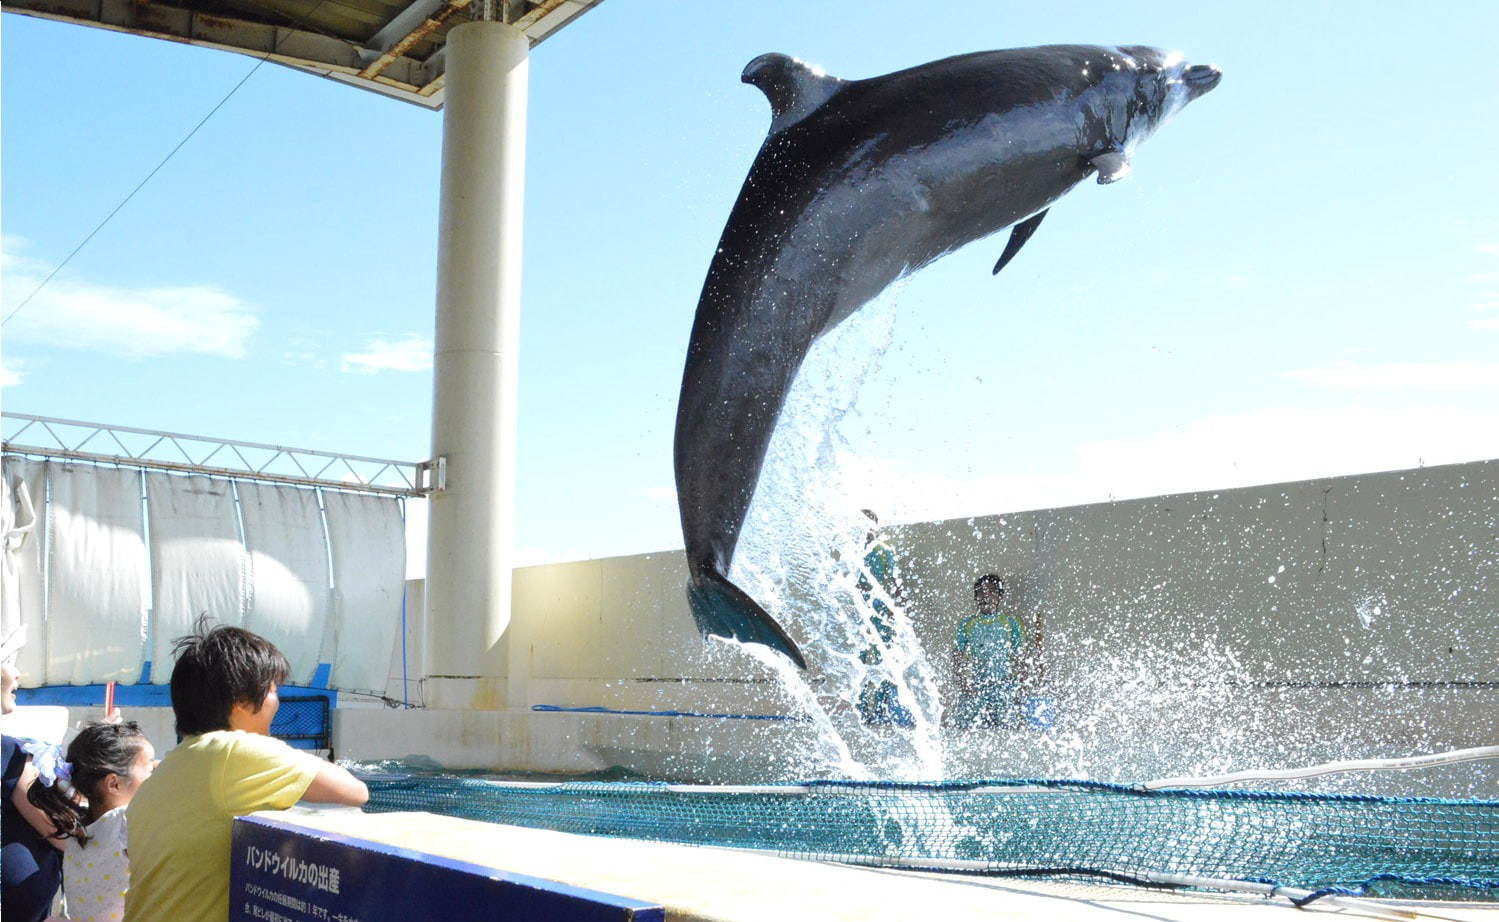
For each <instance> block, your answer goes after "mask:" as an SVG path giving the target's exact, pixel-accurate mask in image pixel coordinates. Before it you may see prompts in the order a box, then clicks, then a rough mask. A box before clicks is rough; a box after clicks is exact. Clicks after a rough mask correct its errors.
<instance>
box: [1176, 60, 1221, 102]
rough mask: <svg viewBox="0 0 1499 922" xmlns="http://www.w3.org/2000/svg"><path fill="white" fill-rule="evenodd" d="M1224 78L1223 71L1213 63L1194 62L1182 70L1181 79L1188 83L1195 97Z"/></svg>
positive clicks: (1188, 87) (1189, 89)
mask: <svg viewBox="0 0 1499 922" xmlns="http://www.w3.org/2000/svg"><path fill="white" fill-rule="evenodd" d="M1222 79H1223V71H1221V70H1219V69H1218V68H1216V67H1214V66H1213V65H1211V64H1194V65H1192V66H1191V67H1189V68H1187V69H1186V70H1184V71H1182V75H1181V81H1182V83H1184V84H1186V86H1187V89H1188V91H1189V92H1191V94H1192V98H1193V99H1196V98H1197V97H1198V96H1201V95H1202V94H1203V93H1206V92H1207V91H1208V90H1211V89H1212V88H1213V87H1215V86H1217V85H1218V81H1220V80H1222Z"/></svg>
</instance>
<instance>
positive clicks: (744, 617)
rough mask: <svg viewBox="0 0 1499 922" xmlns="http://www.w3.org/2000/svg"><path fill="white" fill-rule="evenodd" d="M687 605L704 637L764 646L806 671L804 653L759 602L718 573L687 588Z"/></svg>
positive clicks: (711, 572) (710, 572)
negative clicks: (716, 636) (784, 655)
mask: <svg viewBox="0 0 1499 922" xmlns="http://www.w3.org/2000/svg"><path fill="white" fill-rule="evenodd" d="M687 601H688V602H689V603H690V604H691V605H692V617H693V618H695V619H696V620H697V626H698V630H700V631H702V632H703V633H704V634H716V635H718V636H719V637H728V638H730V639H733V640H737V641H739V642H740V643H758V644H764V645H765V646H767V647H770V648H771V649H772V650H775V651H776V652H778V653H784V654H786V656H787V657H789V658H790V659H791V661H792V662H793V663H796V665H797V667H798V668H801V669H806V668H807V661H806V659H805V658H804V657H803V656H802V652H801V651H800V650H798V649H797V647H796V644H795V643H793V642H792V640H791V638H790V637H789V636H787V634H786V632H785V631H784V630H782V628H781V626H780V625H779V624H776V623H775V620H774V619H772V618H771V617H770V615H768V614H766V613H765V609H763V608H761V607H760V604H759V603H758V602H756V601H755V600H754V599H752V598H750V597H749V596H748V595H746V594H745V592H744V590H743V589H740V588H739V587H738V586H736V585H734V584H733V583H731V582H729V581H728V579H727V578H725V577H724V575H723V574H721V573H719V572H718V571H717V570H713V569H711V568H710V569H708V570H707V571H706V572H704V573H702V574H701V575H700V576H699V578H697V579H694V580H693V581H692V582H690V583H688V584H687Z"/></svg>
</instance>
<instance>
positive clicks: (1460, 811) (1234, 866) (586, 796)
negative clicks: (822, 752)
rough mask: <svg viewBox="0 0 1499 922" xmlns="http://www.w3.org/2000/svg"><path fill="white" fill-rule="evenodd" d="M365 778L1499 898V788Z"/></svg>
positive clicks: (396, 805)
mask: <svg viewBox="0 0 1499 922" xmlns="http://www.w3.org/2000/svg"><path fill="white" fill-rule="evenodd" d="M369 780H370V803H369V807H368V808H367V809H369V810H372V811H376V812H385V811H396V810H425V811H429V812H433V813H440V814H446V815H449V816H458V817H464V818H466V819H473V820H483V821H486V822H493V823H507V824H512V825H518V826H530V827H535V828H542V829H555V830H558V831H562V832H570V833H580V834H584V835H602V836H622V837H629V838H638V839H653V840H657V841H665V842H679V843H688V844H695V845H716V846H727V847H732V848H747V849H756V850H762V851H768V852H773V853H775V854H778V855H784V856H788V857H796V858H810V859H818V860H827V861H841V862H851V863H859V864H877V865H883V866H895V867H905V868H925V869H939V870H948V871H956V872H967V873H979V874H1002V875H1013V876H1037V877H1041V876H1061V877H1077V878H1103V879H1109V880H1120V881H1128V882H1137V883H1146V882H1148V881H1147V877H1148V876H1149V875H1151V874H1154V875H1162V874H1165V875H1179V876H1189V877H1201V878H1219V879H1228V880H1236V881H1253V882H1273V883H1276V884H1280V885H1283V886H1288V887H1298V888H1304V889H1307V890H1313V891H1319V892H1324V891H1325V892H1340V893H1341V892H1349V893H1359V894H1364V895H1369V896H1381V897H1399V898H1424V899H1444V898H1445V899H1464V900H1475V899H1476V900H1491V899H1499V801H1489V800H1452V799H1439V798H1414V797H1412V798H1404V797H1374V796H1357V795H1335V794H1307V793H1283V792H1277V793H1270V792H1251V791H1233V790H1210V791H1204V790H1162V791H1145V790H1139V789H1136V788H1132V787H1128V786H1123V785H1115V784H1105V783H1099V782H1087V781H1029V780H1000V781H983V782H942V783H931V784H923V783H907V782H893V781H819V782H804V783H802V784H796V785H785V786H775V785H771V786H764V787H756V788H754V789H752V790H749V791H723V790H714V789H712V788H695V789H694V788H690V787H688V786H671V785H667V784H662V783H654V782H571V783H565V784H556V785H540V786H525V785H515V784H507V783H505V782H496V781H491V780H486V779H482V778H473V777H458V776H452V775H441V774H438V775H422V776H417V775H403V776H379V775H376V776H374V777H372V778H371V779H369Z"/></svg>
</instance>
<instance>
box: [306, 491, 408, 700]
mask: <svg viewBox="0 0 1499 922" xmlns="http://www.w3.org/2000/svg"><path fill="white" fill-rule="evenodd" d="M323 507H324V508H325V509H326V510H327V513H328V539H329V544H330V549H331V551H332V555H333V597H334V607H333V618H334V654H333V672H332V684H333V686H334V687H336V688H342V689H348V690H350V691H366V692H373V693H375V694H382V695H383V694H384V693H385V687H386V683H387V681H388V680H389V675H388V670H389V667H390V657H391V649H392V648H393V646H394V645H395V642H396V639H397V638H398V637H399V636H400V627H401V602H402V593H403V592H404V591H405V577H406V540H405V527H404V524H403V523H402V520H401V503H400V500H397V499H392V498H390V497H382V496H372V495H369V494H356V493H337V492H334V491H331V490H329V491H324V493H323Z"/></svg>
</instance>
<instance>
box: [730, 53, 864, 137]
mask: <svg viewBox="0 0 1499 922" xmlns="http://www.w3.org/2000/svg"><path fill="white" fill-rule="evenodd" d="M739 79H740V80H742V81H744V82H745V83H748V84H751V85H753V86H757V87H759V88H760V91H761V92H763V93H764V94H765V98H766V99H768V100H770V113H771V116H772V118H771V122H770V133H771V134H775V133H776V132H777V131H783V130H785V129H787V128H789V127H791V126H792V125H795V124H796V123H797V122H799V121H801V120H802V119H804V118H806V117H807V116H808V115H809V114H811V112H812V111H813V110H814V109H816V108H817V107H818V106H820V105H822V104H823V103H825V102H827V101H828V98H829V97H830V96H832V95H833V94H834V93H836V92H838V89H839V88H840V87H842V86H843V83H844V81H842V80H839V79H838V78H837V77H830V76H828V75H827V74H825V73H823V72H822V71H821V70H818V69H817V68H815V67H813V66H811V65H810V64H806V63H804V62H802V61H798V60H797V59H796V58H793V57H790V56H788V55H784V54H777V53H775V52H771V53H770V54H762V55H760V56H759V57H758V58H755V59H754V60H753V61H751V62H749V63H748V64H746V65H744V73H743V74H741V75H740V77H739Z"/></svg>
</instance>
